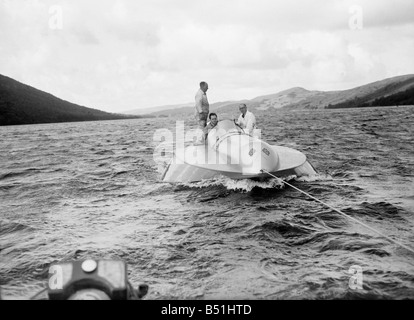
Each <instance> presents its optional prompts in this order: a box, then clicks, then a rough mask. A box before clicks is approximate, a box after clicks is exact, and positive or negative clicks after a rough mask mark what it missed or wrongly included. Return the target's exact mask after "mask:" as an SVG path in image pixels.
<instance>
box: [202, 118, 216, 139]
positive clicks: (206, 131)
mask: <svg viewBox="0 0 414 320" xmlns="http://www.w3.org/2000/svg"><path fill="white" fill-rule="evenodd" d="M209 119H210V122H209V123H207V125H206V127H205V128H204V130H203V131H204V141H206V140H207V136H208V134H209V132H210V131H211V130H212V129H213V128H214V127H215V126H216V125H217V123H218V118H217V114H215V113H210V115H209Z"/></svg>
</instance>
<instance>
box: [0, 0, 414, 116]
mask: <svg viewBox="0 0 414 320" xmlns="http://www.w3.org/2000/svg"><path fill="white" fill-rule="evenodd" d="M413 12H414V1H413V0H393V1H391V0H364V1H359V0H349V1H348V0H343V1H342V0H312V1H309V0H301V1H299V0H289V1H276V0H220V1H218V0H208V1H207V0H205V1H199V0H148V1H147V0H83V1H80V0H70V1H69V0H66V1H58V0H55V1H53V0H37V1H35V0H31V1H30V0H0V74H3V75H6V76H9V77H11V78H14V79H16V80H18V81H21V82H23V83H26V84H29V85H31V86H34V87H36V88H38V89H41V90H44V91H47V92H49V93H52V94H54V95H56V96H58V97H60V98H63V99H65V100H69V101H71V102H74V103H78V104H81V105H85V106H87V107H92V108H97V109H101V110H105V111H111V112H120V111H125V110H131V109H138V108H145V107H152V106H160V105H170V104H179V103H187V102H192V101H193V100H194V95H195V93H196V91H197V89H198V84H199V82H200V81H203V80H204V81H207V82H208V83H209V86H210V90H209V92H208V97H209V100H210V103H214V102H218V101H227V100H238V99H252V98H254V97H256V96H260V95H264V94H271V93H277V92H279V91H281V90H285V89H289V88H291V87H297V86H300V87H304V88H306V89H309V90H324V91H325V90H343V89H349V88H352V87H356V86H358V85H363V84H366V83H369V82H373V81H376V80H381V79H384V78H388V77H393V76H397V75H403V74H409V73H414V59H413V57H414V14H413Z"/></svg>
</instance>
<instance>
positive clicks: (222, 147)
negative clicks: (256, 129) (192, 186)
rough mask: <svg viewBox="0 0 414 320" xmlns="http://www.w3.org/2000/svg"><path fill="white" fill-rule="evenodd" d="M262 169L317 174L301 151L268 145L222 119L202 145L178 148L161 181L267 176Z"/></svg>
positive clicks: (278, 173) (282, 175)
mask: <svg viewBox="0 0 414 320" xmlns="http://www.w3.org/2000/svg"><path fill="white" fill-rule="evenodd" d="M262 170H263V171H262ZM264 172H269V173H272V174H273V175H275V176H277V177H279V178H285V177H288V176H293V175H295V176H297V177H299V176H310V175H315V174H316V172H315V170H314V169H313V167H312V165H311V164H310V163H309V162H308V161H307V159H306V156H305V155H304V154H303V153H301V152H299V151H297V150H294V149H291V148H287V147H282V146H275V145H270V144H268V143H266V142H264V141H262V140H260V139H259V138H258V137H254V136H250V135H248V134H247V133H245V132H244V130H243V129H242V128H240V127H239V126H238V125H237V124H236V123H235V122H234V121H232V120H222V121H220V122H219V123H218V124H217V126H216V127H215V128H214V129H213V130H211V131H210V133H209V135H208V138H207V141H206V143H205V144H202V145H191V146H187V147H183V148H180V149H177V150H176V151H175V153H174V157H173V159H172V160H171V162H170V163H169V165H168V166H167V167H166V169H165V172H164V174H163V176H162V180H163V181H165V182H171V183H177V182H180V183H186V182H197V181H201V180H203V179H212V178H215V177H218V176H227V177H229V178H231V179H264V178H269V175H268V174H267V173H264Z"/></svg>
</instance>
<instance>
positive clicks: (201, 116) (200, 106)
mask: <svg viewBox="0 0 414 320" xmlns="http://www.w3.org/2000/svg"><path fill="white" fill-rule="evenodd" d="M207 90H208V84H207V83H206V82H204V81H203V82H201V83H200V89H199V90H198V91H197V93H196V96H195V110H194V116H195V118H196V121H197V122H198V125H199V127H200V129H201V130H204V127H205V126H206V124H207V117H208V113H209V112H210V105H209V103H208V99H207V94H206V92H207Z"/></svg>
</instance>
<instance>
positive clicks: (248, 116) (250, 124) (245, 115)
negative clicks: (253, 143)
mask: <svg viewBox="0 0 414 320" xmlns="http://www.w3.org/2000/svg"><path fill="white" fill-rule="evenodd" d="M239 110H240V112H241V115H240V116H239V120H237V124H238V125H239V126H240V127H241V128H242V129H244V131H245V132H246V133H247V134H250V135H251V134H253V130H254V129H256V117H255V116H254V114H253V113H251V112H250V111H248V110H247V106H246V104H244V103H242V104H241V105H239Z"/></svg>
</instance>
